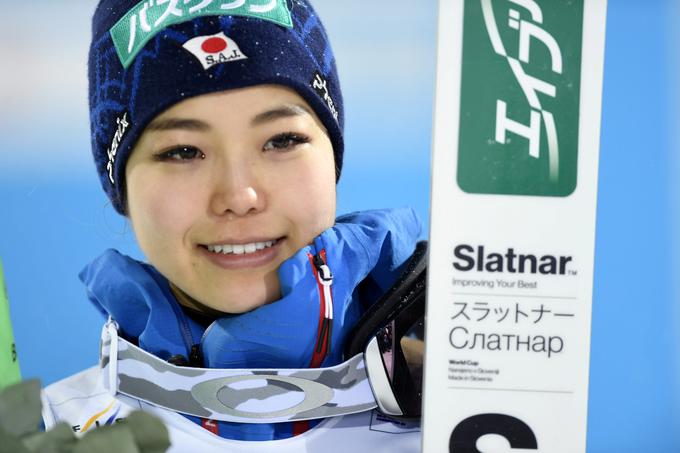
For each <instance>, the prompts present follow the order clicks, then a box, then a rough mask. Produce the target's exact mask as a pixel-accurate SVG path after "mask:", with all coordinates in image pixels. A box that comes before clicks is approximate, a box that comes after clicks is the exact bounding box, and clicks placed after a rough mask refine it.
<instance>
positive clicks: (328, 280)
mask: <svg viewBox="0 0 680 453" xmlns="http://www.w3.org/2000/svg"><path fill="white" fill-rule="evenodd" d="M307 256H308V258H309V262H310V263H311V265H312V271H313V272H314V277H315V278H316V282H317V288H318V290H319V302H320V303H319V323H318V326H317V332H316V344H315V346H314V350H313V352H312V360H311V362H310V364H309V367H310V368H318V367H320V366H321V364H322V363H323V361H324V360H325V359H326V357H327V356H328V354H329V353H330V350H331V338H332V333H333V293H332V291H331V287H332V286H333V273H332V272H331V270H330V268H329V267H328V264H327V263H326V250H325V249H322V250H321V251H320V252H319V253H317V254H316V255H312V254H311V253H308V254H307Z"/></svg>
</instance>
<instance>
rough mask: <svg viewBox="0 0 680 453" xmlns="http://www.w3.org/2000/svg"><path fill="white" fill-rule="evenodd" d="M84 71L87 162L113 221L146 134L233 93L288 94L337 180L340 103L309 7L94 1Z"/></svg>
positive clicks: (200, 0) (279, 1)
mask: <svg viewBox="0 0 680 453" xmlns="http://www.w3.org/2000/svg"><path fill="white" fill-rule="evenodd" d="M88 66H89V67H88V73H89V100H90V128H91V135H92V152H93V155H94V161H95V165H96V167H97V172H98V173H99V178H100V180H101V184H102V186H103V188H104V191H105V192H106V193H107V195H108V196H109V198H110V200H111V202H112V204H113V206H114V208H115V209H116V210H117V211H118V212H119V213H121V214H125V205H126V202H125V165H126V163H127V160H128V158H129V157H130V153H131V152H132V149H133V147H134V146H135V143H136V142H137V140H138V139H139V137H140V135H141V134H142V132H143V131H144V129H145V127H146V125H147V124H148V123H149V122H151V120H152V119H153V118H154V117H156V116H157V115H159V114H160V113H162V112H163V111H164V110H166V109H168V108H169V107H171V106H172V105H174V104H176V103H178V102H180V101H182V100H184V99H188V98H190V97H194V96H199V95H202V94H207V93H212V92H217V91H223V90H229V89H233V88H244V87H249V86H253V85H261V84H278V85H283V86H286V87H289V88H292V89H293V90H295V91H296V92H297V93H298V94H299V95H300V96H301V97H302V98H303V99H304V100H305V101H306V102H307V103H308V104H309V105H310V106H311V107H312V109H313V110H314V112H315V113H316V115H317V116H318V117H319V119H320V120H321V122H322V124H323V125H324V126H325V128H326V130H327V131H328V135H329V137H330V140H331V143H332V144H333V151H334V154H335V166H336V177H337V178H339V177H340V169H341V168H342V156H343V138H342V131H343V123H344V116H343V108H342V94H341V92H340V84H339V80H338V74H337V70H336V67H335V58H334V56H333V51H332V50H331V47H330V43H329V41H328V37H327V35H326V31H325V29H324V27H323V25H322V23H321V21H320V19H319V17H318V16H317V15H316V13H315V11H314V9H313V8H312V6H311V5H310V3H309V1H308V0H144V1H140V0H101V1H100V2H99V5H98V6H97V9H96V11H95V13H94V17H93V19H92V42H91V45H90V53H89V63H88Z"/></svg>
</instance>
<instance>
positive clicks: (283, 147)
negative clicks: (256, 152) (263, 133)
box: [263, 132, 309, 151]
mask: <svg viewBox="0 0 680 453" xmlns="http://www.w3.org/2000/svg"><path fill="white" fill-rule="evenodd" d="M308 142H309V137H306V136H304V135H300V134H294V133H292V132H287V133H285V134H279V135H276V136H274V137H272V138H271V139H269V140H268V141H267V143H265V144H264V146H263V149H264V150H265V151H289V150H291V149H293V148H295V147H296V146H297V145H301V144H303V143H308Z"/></svg>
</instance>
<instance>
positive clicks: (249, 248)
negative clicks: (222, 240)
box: [206, 241, 276, 255]
mask: <svg viewBox="0 0 680 453" xmlns="http://www.w3.org/2000/svg"><path fill="white" fill-rule="evenodd" d="M275 243H276V241H265V242H251V243H249V244H222V245H208V246H206V248H207V249H208V250H209V251H211V252H213V253H222V254H224V255H228V254H233V255H243V254H244V253H253V252H256V251H258V250H262V249H266V248H268V247H271V246H272V245H274V244H275Z"/></svg>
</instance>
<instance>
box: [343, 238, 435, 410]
mask: <svg viewBox="0 0 680 453" xmlns="http://www.w3.org/2000/svg"><path fill="white" fill-rule="evenodd" d="M426 274H427V243H426V242H425V241H422V242H419V243H418V245H417V247H416V251H415V252H414V254H413V256H412V257H411V259H410V260H409V261H408V263H407V264H406V268H405V270H404V272H403V273H402V275H401V277H400V278H399V280H398V281H397V282H396V283H395V284H394V285H393V286H392V288H391V289H390V290H389V291H388V292H387V293H386V294H385V295H384V296H383V297H382V298H381V299H380V300H379V301H378V302H377V303H376V304H374V305H373V306H372V307H371V308H370V310H369V311H368V312H367V313H366V314H365V315H364V317H363V318H362V320H361V321H359V323H358V325H357V327H356V328H355V329H354V331H353V333H352V334H351V335H350V337H351V338H353V340H352V341H350V342H349V344H348V345H347V347H346V349H345V356H346V357H352V356H354V355H355V354H356V353H358V352H359V351H363V353H364V362H365V364H366V369H367V374H368V378H369V382H370V384H371V388H372V390H373V395H374V397H375V401H376V404H377V405H378V408H379V409H380V411H381V412H382V413H384V414H385V415H390V416H393V417H405V418H419V417H420V416H421V405H422V389H423V357H424V352H425V299H426V297H425V296H426V293H425V290H426ZM366 338H369V340H368V342H367V343H366V341H365V340H363V341H362V340H361V339H366Z"/></svg>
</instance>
